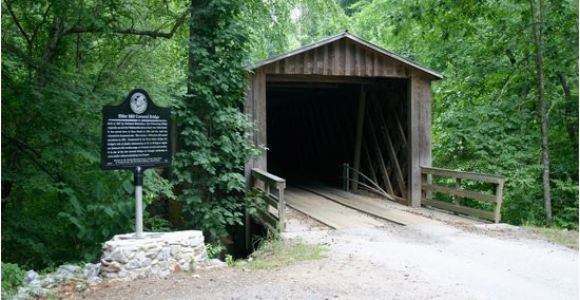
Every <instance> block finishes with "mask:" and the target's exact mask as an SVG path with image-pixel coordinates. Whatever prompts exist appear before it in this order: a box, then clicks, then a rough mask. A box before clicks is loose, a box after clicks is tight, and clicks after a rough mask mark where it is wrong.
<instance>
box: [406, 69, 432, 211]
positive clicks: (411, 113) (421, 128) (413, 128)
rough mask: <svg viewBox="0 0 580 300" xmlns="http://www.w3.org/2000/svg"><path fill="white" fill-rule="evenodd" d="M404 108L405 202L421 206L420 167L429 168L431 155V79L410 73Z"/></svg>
mask: <svg viewBox="0 0 580 300" xmlns="http://www.w3.org/2000/svg"><path fill="white" fill-rule="evenodd" d="M408 95H410V97H409V99H408V103H409V105H408V106H407V107H408V110H407V115H408V122H409V123H408V126H409V127H408V128H409V129H410V130H409V131H408V132H407V134H408V138H407V141H408V143H409V147H408V148H407V150H408V153H409V154H408V162H409V173H408V176H409V178H408V180H409V184H408V185H407V188H408V190H409V191H408V195H409V199H408V201H409V205H410V206H413V207H419V206H421V166H425V167H430V166H431V162H432V156H431V82H430V81H429V80H428V79H425V78H423V77H422V76H420V75H419V74H413V76H412V77H411V80H410V84H409V93H408Z"/></svg>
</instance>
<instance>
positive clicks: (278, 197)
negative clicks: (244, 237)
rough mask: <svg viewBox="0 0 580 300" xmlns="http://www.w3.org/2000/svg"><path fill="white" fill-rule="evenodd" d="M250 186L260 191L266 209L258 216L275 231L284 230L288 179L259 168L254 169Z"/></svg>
mask: <svg viewBox="0 0 580 300" xmlns="http://www.w3.org/2000/svg"><path fill="white" fill-rule="evenodd" d="M250 187H251V188H252V189H253V190H254V191H256V192H258V194H259V195H260V199H261V200H262V201H264V202H265V204H266V209H265V210H264V211H263V212H262V213H261V214H259V215H258V216H257V217H258V218H259V219H260V221H262V222H263V223H264V225H266V226H267V227H268V228H269V229H270V230H273V231H278V232H281V231H284V228H285V224H286V216H285V214H286V209H285V208H286V202H285V200H284V189H286V180H284V179H283V178H280V177H278V176H276V175H273V174H270V173H268V172H266V171H263V170H260V169H258V168H254V169H252V172H251V174H250Z"/></svg>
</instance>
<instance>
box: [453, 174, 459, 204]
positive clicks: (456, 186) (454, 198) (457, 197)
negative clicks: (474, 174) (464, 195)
mask: <svg viewBox="0 0 580 300" xmlns="http://www.w3.org/2000/svg"><path fill="white" fill-rule="evenodd" d="M455 188H456V189H458V190H460V189H461V178H455ZM453 201H454V202H455V206H461V197H459V196H453Z"/></svg>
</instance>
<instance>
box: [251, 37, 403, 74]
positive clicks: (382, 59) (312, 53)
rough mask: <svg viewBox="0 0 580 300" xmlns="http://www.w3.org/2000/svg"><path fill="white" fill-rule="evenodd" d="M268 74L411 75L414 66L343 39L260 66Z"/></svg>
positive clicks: (258, 69)
mask: <svg viewBox="0 0 580 300" xmlns="http://www.w3.org/2000/svg"><path fill="white" fill-rule="evenodd" d="M260 70H263V71H264V72H265V73H266V74H277V75H278V74H285V75H301V74H306V75H327V76H358V77H396V78H408V77H410V76H411V72H412V69H411V67H410V66H408V65H405V64H403V63H401V62H399V61H397V60H395V59H393V58H390V57H388V56H385V55H383V54H380V53H378V52H377V51H375V50H373V49H371V48H368V47H366V46H364V45H361V44H357V43H354V42H353V41H352V40H350V39H346V38H342V39H339V40H336V41H334V42H332V43H329V44H325V45H322V46H320V47H317V48H314V49H311V50H309V51H306V52H302V53H298V54H295V55H291V56H288V57H286V58H284V59H281V60H278V61H275V62H272V63H270V64H267V65H264V66H262V67H259V68H257V69H256V71H260Z"/></svg>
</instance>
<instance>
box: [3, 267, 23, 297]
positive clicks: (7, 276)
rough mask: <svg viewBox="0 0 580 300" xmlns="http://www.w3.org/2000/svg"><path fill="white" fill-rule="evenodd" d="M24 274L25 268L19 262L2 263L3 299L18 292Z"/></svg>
mask: <svg viewBox="0 0 580 300" xmlns="http://www.w3.org/2000/svg"><path fill="white" fill-rule="evenodd" d="M24 275H25V272H24V270H22V269H21V268H20V267H19V266H18V265H17V264H10V263H2V299H7V298H9V297H10V296H11V295H13V294H14V293H15V292H16V290H17V288H18V287H19V286H20V285H21V284H22V280H23V279H24Z"/></svg>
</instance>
